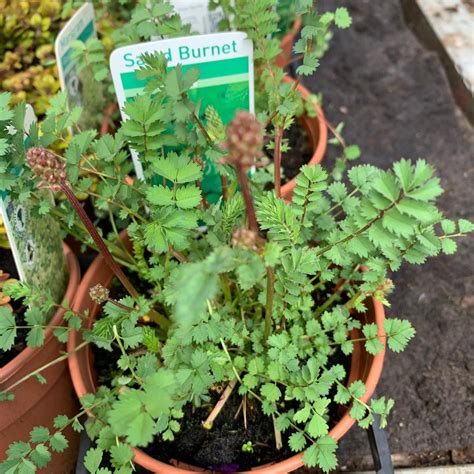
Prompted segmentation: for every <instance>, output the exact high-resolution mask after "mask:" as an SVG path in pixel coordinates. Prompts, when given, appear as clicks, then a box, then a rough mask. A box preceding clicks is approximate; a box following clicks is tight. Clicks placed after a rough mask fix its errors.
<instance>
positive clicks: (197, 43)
mask: <svg viewBox="0 0 474 474" xmlns="http://www.w3.org/2000/svg"><path fill="white" fill-rule="evenodd" d="M156 52H161V53H163V54H164V55H165V56H166V58H167V60H168V67H169V68H170V69H171V68H173V67H175V66H176V65H178V64H181V65H182V68H183V72H186V70H189V69H191V68H195V69H197V70H198V71H199V79H198V80H197V82H196V83H195V84H194V85H193V87H192V89H191V90H190V93H189V96H190V98H191V99H192V100H193V101H195V102H198V101H200V102H201V104H202V106H201V113H204V111H205V110H206V108H207V107H208V106H212V107H213V108H214V109H216V110H217V112H218V113H219V115H220V117H221V119H222V120H223V122H224V124H227V123H229V122H230V121H231V120H232V119H233V118H234V116H235V113H236V112H237V111H238V110H246V111H250V112H254V70H253V44H252V41H251V40H249V39H248V38H247V34H246V33H242V32H229V33H213V34H208V35H201V36H188V37H184V38H172V39H165V40H160V41H151V42H148V43H140V44H135V45H131V46H125V47H122V48H119V49H116V50H115V51H114V52H113V53H112V55H111V57H110V69H111V72H112V78H113V81H114V86H115V92H116V94H117V98H118V103H119V106H120V109H121V111H122V117H123V119H124V120H126V119H127V117H126V115H125V114H124V112H123V107H124V105H125V103H126V102H127V101H129V100H133V98H134V97H135V96H136V95H137V94H140V93H142V92H143V89H144V87H145V85H146V82H145V81H142V80H139V79H138V78H137V77H136V72H137V70H138V69H139V68H140V66H142V65H143V60H142V59H141V57H142V55H143V54H144V53H156ZM203 119H204V117H203ZM132 155H133V159H134V164H135V170H136V173H137V176H138V177H139V178H143V170H142V166H141V164H140V162H139V160H138V156H137V154H136V153H133V154H132ZM207 164H209V163H206V165H207ZM216 173H217V172H216V170H215V169H210V170H209V169H208V167H207V166H206V171H205V178H204V180H203V190H204V193H205V194H206V196H207V197H209V194H211V196H210V202H215V201H216V200H217V199H218V198H219V195H220V190H219V189H218V188H219V187H220V179H219V178H216Z"/></svg>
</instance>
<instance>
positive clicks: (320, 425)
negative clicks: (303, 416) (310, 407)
mask: <svg viewBox="0 0 474 474" xmlns="http://www.w3.org/2000/svg"><path fill="white" fill-rule="evenodd" d="M306 430H307V431H308V433H309V435H310V436H311V437H312V438H319V437H321V436H324V435H326V434H327V433H328V431H329V426H328V424H327V422H326V420H325V419H324V418H323V417H322V416H321V415H320V414H319V413H314V414H313V416H312V418H311V421H310V422H309V423H308V425H307V426H306Z"/></svg>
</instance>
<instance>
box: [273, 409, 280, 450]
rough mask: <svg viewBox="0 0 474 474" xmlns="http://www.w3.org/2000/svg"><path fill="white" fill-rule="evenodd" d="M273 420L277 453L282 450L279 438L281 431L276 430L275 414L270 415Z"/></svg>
mask: <svg viewBox="0 0 474 474" xmlns="http://www.w3.org/2000/svg"><path fill="white" fill-rule="evenodd" d="M272 420H273V433H274V434H275V446H276V448H277V451H280V449H281V448H283V440H282V438H281V431H280V430H279V429H278V428H277V425H276V419H275V414H273V413H272Z"/></svg>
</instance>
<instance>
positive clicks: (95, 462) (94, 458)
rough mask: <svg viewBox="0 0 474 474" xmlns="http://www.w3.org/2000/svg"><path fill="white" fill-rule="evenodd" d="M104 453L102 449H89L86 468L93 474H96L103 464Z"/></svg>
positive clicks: (85, 459) (86, 456)
mask: <svg viewBox="0 0 474 474" xmlns="http://www.w3.org/2000/svg"><path fill="white" fill-rule="evenodd" d="M103 455H104V451H102V449H100V448H89V449H88V450H87V453H86V455H85V457H84V466H85V467H86V469H87V470H88V471H89V472H90V473H91V474H95V473H96V471H97V470H98V469H99V467H100V463H101V462H102V456H103Z"/></svg>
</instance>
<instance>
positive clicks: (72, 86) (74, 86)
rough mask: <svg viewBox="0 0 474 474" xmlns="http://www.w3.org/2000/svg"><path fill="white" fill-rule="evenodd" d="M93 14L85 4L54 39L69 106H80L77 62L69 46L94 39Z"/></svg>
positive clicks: (80, 84) (57, 60) (60, 77)
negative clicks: (76, 42)
mask: <svg viewBox="0 0 474 474" xmlns="http://www.w3.org/2000/svg"><path fill="white" fill-rule="evenodd" d="M96 37H97V31H96V27H95V14H94V7H93V6H92V3H85V4H84V5H82V7H81V8H79V10H77V12H76V13H75V14H74V15H73V16H72V17H71V19H70V20H69V21H68V22H67V23H66V25H65V26H64V28H63V29H62V30H61V31H60V32H59V35H58V36H57V38H56V41H55V44H54V49H55V53H56V62H57V65H58V71H59V80H60V83H61V89H62V90H63V91H66V92H67V94H68V99H69V106H70V107H71V108H72V107H73V106H82V105H83V100H82V88H83V85H82V83H81V79H80V76H79V72H78V70H77V61H75V60H74V59H73V49H72V47H71V44H72V43H73V42H74V41H82V42H84V43H85V42H86V41H87V40H88V39H90V38H96Z"/></svg>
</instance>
